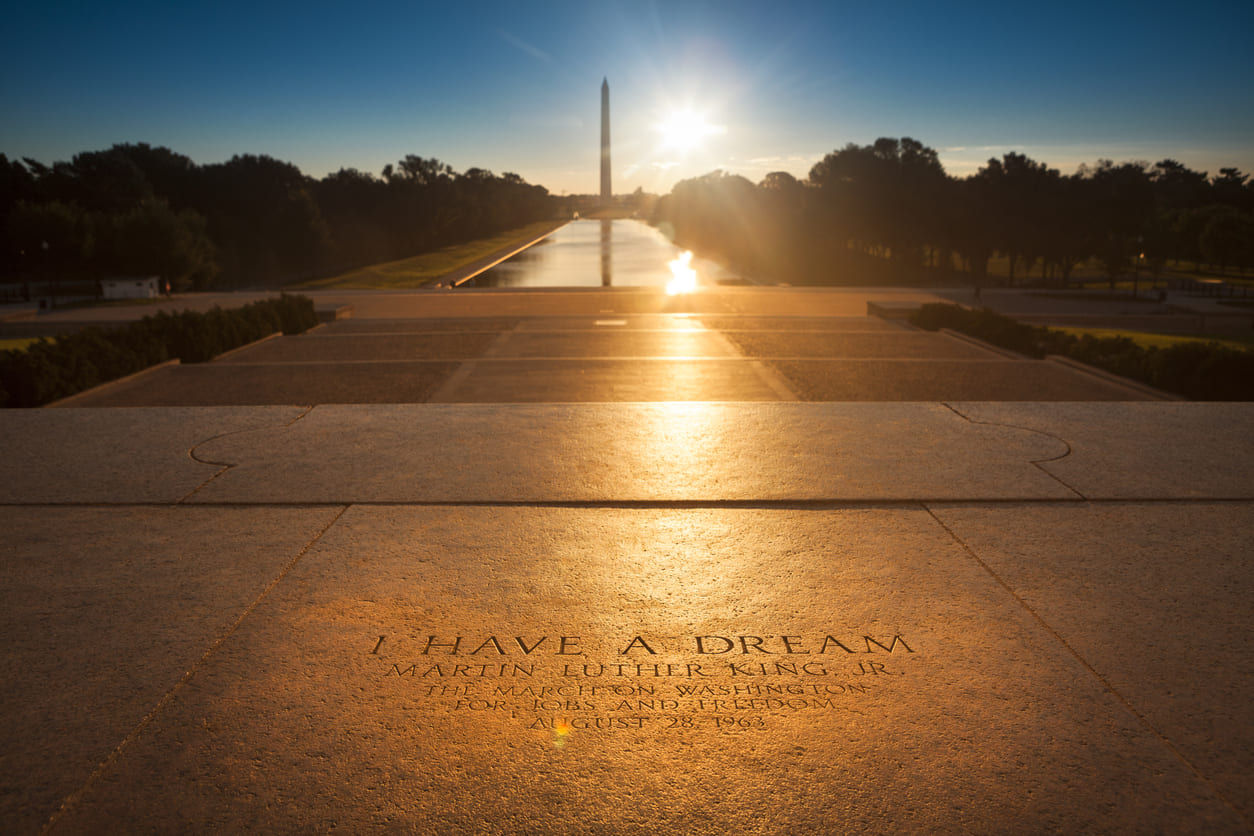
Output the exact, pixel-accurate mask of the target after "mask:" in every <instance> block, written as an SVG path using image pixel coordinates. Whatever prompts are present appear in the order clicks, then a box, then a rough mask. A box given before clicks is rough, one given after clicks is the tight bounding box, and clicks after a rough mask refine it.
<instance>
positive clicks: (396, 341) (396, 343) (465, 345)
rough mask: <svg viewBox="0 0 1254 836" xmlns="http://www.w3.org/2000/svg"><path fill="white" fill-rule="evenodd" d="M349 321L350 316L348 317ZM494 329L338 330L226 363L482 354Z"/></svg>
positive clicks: (266, 347) (274, 344)
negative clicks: (371, 331) (465, 331)
mask: <svg viewBox="0 0 1254 836" xmlns="http://www.w3.org/2000/svg"><path fill="white" fill-rule="evenodd" d="M346 321H349V320H346ZM496 337H497V333H496V332H494V331H477V332H471V333H459V332H439V333H431V334H360V333H353V334H344V335H337V334H336V333H335V332H334V331H327V332H326V333H325V334H324V333H323V332H322V330H319V331H317V332H315V333H313V334H304V335H300V336H293V337H284V338H282V339H279V340H271V341H270V342H267V343H265V344H263V345H259V346H257V347H255V348H251V349H249V350H247V351H241V352H239V353H237V354H232V355H231V357H229V358H224V359H223V360H222V361H220V362H226V363H328V362H336V363H354V362H356V363H360V362H390V361H395V360H449V359H453V360H456V359H462V358H465V357H478V356H479V355H481V354H482V353H483V351H484V349H486V348H487V347H488V346H489V345H491V344H492V341H493V340H494V339H496Z"/></svg>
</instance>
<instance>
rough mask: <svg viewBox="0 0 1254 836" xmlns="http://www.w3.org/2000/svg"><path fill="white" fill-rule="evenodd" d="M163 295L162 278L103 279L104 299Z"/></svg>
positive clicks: (101, 286) (148, 297)
mask: <svg viewBox="0 0 1254 836" xmlns="http://www.w3.org/2000/svg"><path fill="white" fill-rule="evenodd" d="M160 295H161V279H160V278H159V277H158V276H149V277H147V278H144V279H101V280H100V296H101V297H102V298H104V299H156V298H157V297H158V296H160Z"/></svg>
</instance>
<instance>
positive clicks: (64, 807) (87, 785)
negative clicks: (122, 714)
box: [40, 505, 349, 833]
mask: <svg viewBox="0 0 1254 836" xmlns="http://www.w3.org/2000/svg"><path fill="white" fill-rule="evenodd" d="M348 508H349V506H347V505H344V506H342V507H341V508H340V510H339V512H338V513H337V514H336V515H335V516H334V517H332V518H331V520H330V521H329V522H328V523H327V524H326V525H324V526H323V527H322V528H321V529H320V530H319V531H318V532H317V533H316V534H315V535H314V536H313V538H312V539H311V540H310V541H309V542H308V543H306V544H305V545H304V547H303V548H301V549H300V550H299V551H298V552H297V553H296V556H295V557H293V558H292V559H291V560H290V561H288V563H287V565H286V566H284V567H283V568H282V569H281V570H280V571H279V574H278V575H277V576H275V577H274V578H273V579H272V580H271V581H270V583H269V584H267V585H266V588H265V589H263V590H261V593H260V594H259V595H257V597H256V598H254V599H253V601H252V603H251V604H249V605H248V606H247V607H246V608H245V610H244V612H242V613H241V614H240V616H239V618H237V619H235V621H234V622H233V623H232V624H231V625H230V627H228V628H227V629H226V632H224V633H223V634H222V635H221V636H219V637H218V638H217V639H216V640H215V641H214V642H213V644H211V645H209V649H208V650H206V651H205V652H204V653H203V654H202V655H201V657H200V659H199V660H197V662H196V663H195V664H194V665H192V666H191V669H190V670H188V671H187V672H186V673H184V674H183V676H182V678H181V679H179V681H178V682H176V683H174V685H173V686H172V687H171V688H170V689H169V690H168V691H166V692H165V694H164V695H163V696H162V697H161V699H160V700H158V701H157V704H156V705H155V706H153V708H152V710H151V711H149V712H148V713H147V714H146V715H145V716H144V717H143V719H141V720H140V721H139V723H138V724H136V726H135V728H133V729H131V731H130V733H129V734H127V735H126V737H124V738H122V742H120V743H119V744H118V745H117V746H115V747H114V748H113V751H111V752H110V753H109V754H108V756H107V757H105V759H104V760H103V761H101V762H100V764H99V765H97V766H96V768H95V769H94V770H92V772H91V774H90V775H88V776H87V780H86V781H84V782H83V785H82V786H81V787H79V788H78V789H77V790H75V791H74V792H72V793H70V794H69V795H68V796H66V797H65V799H64V800H63V801H62V802H61V806H60V807H59V808H58V809H57V811H56V812H55V813H53V814H52V816H51V817H50V818H49V819H48V821H47V822H45V823H44V826H43V827H42V828H40V833H49V832H50V831H51V830H52V828H54V827H55V826H56V824H57V822H58V821H60V819H61V817H62V816H63V815H65V814H66V813H67V812H69V811H70V810H72V809H73V808H74V807H75V806H76V805H77V804H78V802H79V801H80V800H81V799H82V797H83V795H85V794H86V793H87V791H88V790H90V789H91V787H92V786H93V785H94V784H95V783H96V782H97V781H98V780H100V778H101V776H103V775H104V773H105V772H106V771H107V770H108V769H109V767H111V766H113V764H114V763H116V762H117V760H118V759H119V758H120V757H121V756H122V753H123V751H124V750H125V749H126V748H127V747H129V746H130V744H131V743H133V742H134V741H135V740H136V739H137V738H138V737H139V736H140V735H141V734H143V732H144V730H145V729H147V728H148V726H149V725H151V724H152V722H153V720H155V719H156V717H157V715H158V714H160V713H161V711H162V710H163V709H164V708H165V707H166V706H167V705H169V704H170V703H171V702H173V701H174V698H175V697H176V696H177V695H178V693H179V692H180V691H182V690H183V688H184V686H186V685H187V683H188V682H190V681H191V680H192V678H193V677H194V676H195V675H196V673H197V672H198V671H200V670H201V669H202V668H203V667H204V666H205V665H206V664H208V662H209V660H210V658H212V657H213V655H214V654H215V653H216V652H217V651H218V649H219V648H220V647H222V645H223V644H225V643H226V641H227V640H228V639H230V638H231V637H232V636H233V635H235V632H236V631H237V630H238V629H239V627H240V625H241V624H243V623H244V620H245V619H246V618H248V617H249V616H250V615H252V613H253V611H254V610H256V609H257V607H258V606H260V604H261V602H262V601H264V600H265V599H266V598H267V597H268V596H269V595H270V592H271V591H272V590H273V589H274V588H275V587H276V586H278V585H279V583H280V582H281V581H282V580H283V579H284V578H286V577H287V576H288V574H289V573H290V572H291V571H292V569H294V568H296V564H297V563H299V562H300V560H301V558H303V557H304V556H305V555H306V554H307V553H308V552H309V550H310V549H311V548H313V547H314V544H315V543H317V542H318V541H319V540H321V539H322V538H323V536H325V535H326V533H327V532H328V531H330V530H331V528H332V527H333V526H334V525H335V524H336V523H337V522H339V521H340V518H341V517H343V516H344V514H345V512H347V511H348Z"/></svg>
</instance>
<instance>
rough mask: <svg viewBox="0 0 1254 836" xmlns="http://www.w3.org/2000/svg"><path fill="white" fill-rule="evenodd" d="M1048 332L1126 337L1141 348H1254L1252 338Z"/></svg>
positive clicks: (1054, 328) (1086, 330)
mask: <svg viewBox="0 0 1254 836" xmlns="http://www.w3.org/2000/svg"><path fill="white" fill-rule="evenodd" d="M1050 330H1052V331H1062V332H1064V333H1067V334H1071V335H1073V336H1076V337H1080V336H1083V335H1085V334H1088V335H1090V336H1093V337H1127V338H1128V339H1130V340H1132V342H1134V343H1136V344H1137V345H1139V346H1141V347H1143V348H1167V347H1169V346H1173V345H1180V344H1181V343H1195V342H1212V343H1219V344H1220V345H1226V346H1228V347H1230V348H1245V349H1249V348H1254V337H1248V338H1242V337H1232V336H1230V335H1229V336H1226V337H1224V338H1222V339H1219V338H1216V337H1214V336H1210V335H1206V334H1198V335H1187V334H1183V335H1177V334H1149V333H1146V332H1144V331H1118V330H1115V329H1113V328H1060V327H1057V326H1050Z"/></svg>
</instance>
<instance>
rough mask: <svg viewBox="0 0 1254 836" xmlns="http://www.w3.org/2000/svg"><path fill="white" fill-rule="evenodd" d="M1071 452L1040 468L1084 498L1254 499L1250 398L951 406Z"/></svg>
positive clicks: (973, 417)
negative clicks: (1048, 437) (1042, 436)
mask: <svg viewBox="0 0 1254 836" xmlns="http://www.w3.org/2000/svg"><path fill="white" fill-rule="evenodd" d="M953 406H954V408H955V409H957V410H958V411H959V412H961V413H962V414H963V415H965V416H967V417H968V418H970V419H971V420H972V421H980V422H986V423H990V424H997V425H1000V426H1013V427H1026V428H1030V429H1034V430H1037V431H1038V432H1042V433H1047V434H1049V435H1052V436H1054V437H1055V438H1058V439H1060V440H1063V441H1065V442H1066V443H1067V445H1068V446H1069V447H1070V453H1069V454H1068V455H1067V456H1065V457H1062V458H1058V459H1055V460H1053V461H1049V462H1045V463H1043V464H1042V465H1041V466H1042V467H1043V468H1044V469H1045V470H1047V471H1048V472H1050V473H1052V474H1054V475H1055V476H1057V477H1058V478H1059V479H1061V480H1062V481H1064V482H1066V483H1067V484H1068V485H1070V486H1071V487H1072V488H1073V489H1074V490H1075V491H1076V492H1077V494H1078V495H1080V496H1084V497H1087V498H1089V499H1172V498H1174V499H1186V498H1190V499H1254V468H1251V462H1254V434H1252V433H1251V432H1250V428H1251V427H1254V404H1251V403H1155V404H1150V403H1111V404H1096V403H1090V404H1080V403H1077V404H1047V403H1033V404H1026V403H979V404H969V403H955V404H953Z"/></svg>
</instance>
